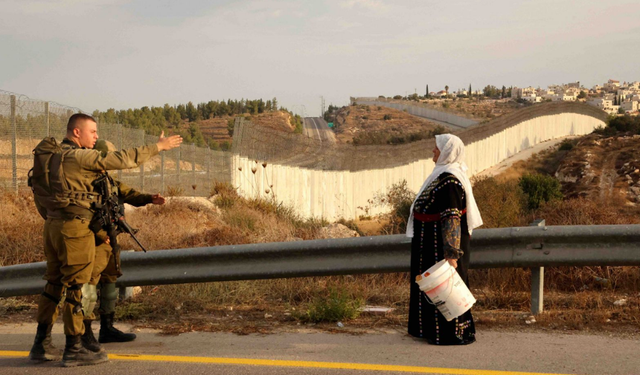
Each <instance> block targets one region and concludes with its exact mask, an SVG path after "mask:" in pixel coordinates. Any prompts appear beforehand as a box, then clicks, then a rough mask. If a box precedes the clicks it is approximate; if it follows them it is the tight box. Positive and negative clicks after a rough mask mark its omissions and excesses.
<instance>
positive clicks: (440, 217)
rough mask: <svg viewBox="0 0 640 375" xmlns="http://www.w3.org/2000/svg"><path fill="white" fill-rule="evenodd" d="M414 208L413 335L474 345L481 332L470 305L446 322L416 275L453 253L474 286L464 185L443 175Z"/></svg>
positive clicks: (430, 340)
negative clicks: (424, 291)
mask: <svg viewBox="0 0 640 375" xmlns="http://www.w3.org/2000/svg"><path fill="white" fill-rule="evenodd" d="M413 212H414V222H413V223H414V227H413V228H414V233H413V239H412V242H411V299H410V302H409V334H410V335H412V336H415V337H418V338H423V339H425V340H426V341H427V342H428V343H430V344H434V345H466V344H470V343H472V342H474V341H475V332H476V330H475V325H474V323H473V317H472V316H471V310H469V311H467V312H466V313H464V314H462V315H461V316H459V317H458V318H456V319H453V320H452V321H450V322H447V320H446V319H445V318H444V317H443V316H442V314H441V313H440V311H438V309H437V308H436V307H435V306H433V305H431V304H430V303H429V302H428V300H427V298H426V296H425V295H424V293H423V292H422V291H420V288H419V287H418V284H416V283H415V278H416V276H417V275H419V274H421V273H423V272H424V271H426V270H427V269H429V268H430V267H431V266H433V265H434V264H436V263H437V262H438V261H440V260H442V259H444V258H445V254H448V255H449V258H453V259H456V258H457V259H458V268H457V269H456V270H457V271H458V273H459V274H460V277H461V278H462V280H464V282H465V284H467V286H468V285H469V281H468V274H467V270H468V268H469V251H468V250H469V239H470V237H469V231H468V230H467V228H468V227H467V215H466V199H465V194H464V188H463V186H462V184H461V183H460V181H459V180H458V179H457V178H456V177H455V176H453V175H452V174H449V173H443V174H441V175H440V176H438V178H437V179H436V180H435V181H433V182H432V183H431V184H430V185H429V186H428V187H427V188H425V189H424V191H423V192H422V194H420V197H418V199H417V200H416V202H415V205H414V211H413ZM421 219H422V220H421Z"/></svg>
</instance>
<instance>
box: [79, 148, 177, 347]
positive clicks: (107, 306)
mask: <svg viewBox="0 0 640 375" xmlns="http://www.w3.org/2000/svg"><path fill="white" fill-rule="evenodd" d="M93 148H94V149H95V150H98V151H100V152H102V154H103V155H106V154H107V152H113V151H116V147H115V146H114V145H113V143H111V142H109V141H103V140H101V139H99V140H98V141H97V142H96V144H95V146H94V147H93ZM105 174H106V172H105ZM107 178H108V181H109V184H110V186H111V191H112V194H114V195H115V196H116V197H117V198H118V201H119V207H120V208H121V210H122V211H124V203H127V204H130V205H132V206H136V207H140V206H144V205H147V204H158V205H161V204H164V203H165V199H164V197H162V195H160V194H154V195H151V194H142V193H140V192H138V191H136V190H135V189H132V188H130V187H129V186H127V185H126V184H124V183H123V182H120V181H117V180H115V179H113V178H111V177H110V176H108V175H107ZM122 214H123V215H124V212H122ZM119 260H120V258H119V257H117V258H116V257H115V256H114V254H113V249H112V247H111V244H110V243H109V237H108V235H107V233H106V232H105V231H104V230H101V231H100V232H98V233H96V258H95V262H94V265H93V272H92V274H91V280H90V281H89V283H87V284H84V286H83V287H82V306H83V309H85V315H84V335H83V336H82V342H83V345H84V346H85V347H90V346H92V347H96V346H97V347H99V344H98V342H97V341H96V338H95V336H94V335H93V331H92V329H91V322H92V321H93V320H94V319H95V315H94V314H93V310H94V308H95V305H96V302H97V299H98V296H97V290H98V287H99V289H100V308H99V309H98V311H99V313H100V334H99V336H98V337H99V338H98V341H99V342H100V343H107V342H127V341H133V340H135V339H136V335H135V334H134V333H124V332H122V331H120V330H119V329H117V328H115V327H114V326H113V320H114V315H115V307H116V306H115V305H116V299H117V296H118V293H117V290H116V284H115V283H116V280H117V278H118V277H120V276H122V272H121V271H120V264H119ZM116 262H118V264H116Z"/></svg>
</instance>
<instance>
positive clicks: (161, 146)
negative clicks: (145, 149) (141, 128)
mask: <svg viewBox="0 0 640 375" xmlns="http://www.w3.org/2000/svg"><path fill="white" fill-rule="evenodd" d="M181 143H182V137H181V136H179V135H172V136H170V137H167V138H165V137H164V131H163V132H162V133H161V134H160V138H158V151H167V150H171V149H173V148H176V147H180V144H181Z"/></svg>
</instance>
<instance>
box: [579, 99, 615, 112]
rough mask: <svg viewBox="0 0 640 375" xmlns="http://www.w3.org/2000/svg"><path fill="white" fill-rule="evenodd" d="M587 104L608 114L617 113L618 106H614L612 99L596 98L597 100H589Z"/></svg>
mask: <svg viewBox="0 0 640 375" xmlns="http://www.w3.org/2000/svg"><path fill="white" fill-rule="evenodd" d="M587 104H589V105H592V106H594V107H598V108H600V109H602V110H603V111H605V112H607V113H609V114H615V113H618V107H619V106H617V105H615V106H614V105H613V100H612V99H605V98H597V99H593V100H589V101H588V102H587Z"/></svg>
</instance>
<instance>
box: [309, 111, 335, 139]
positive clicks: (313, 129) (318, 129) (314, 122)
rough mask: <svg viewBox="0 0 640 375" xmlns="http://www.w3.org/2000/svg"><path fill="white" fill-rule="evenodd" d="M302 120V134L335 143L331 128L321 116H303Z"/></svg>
mask: <svg viewBox="0 0 640 375" xmlns="http://www.w3.org/2000/svg"><path fill="white" fill-rule="evenodd" d="M303 122H304V134H305V135H306V136H307V137H311V138H314V139H318V140H320V141H322V142H323V143H324V142H328V143H331V144H333V143H336V137H335V134H334V133H333V130H331V128H329V125H328V124H327V122H326V121H325V120H324V119H323V118H322V117H305V118H303Z"/></svg>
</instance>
